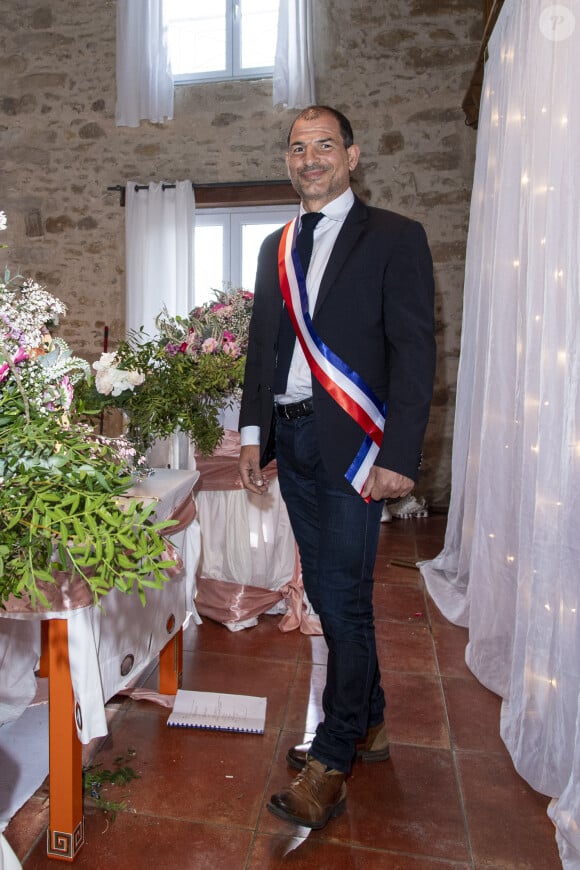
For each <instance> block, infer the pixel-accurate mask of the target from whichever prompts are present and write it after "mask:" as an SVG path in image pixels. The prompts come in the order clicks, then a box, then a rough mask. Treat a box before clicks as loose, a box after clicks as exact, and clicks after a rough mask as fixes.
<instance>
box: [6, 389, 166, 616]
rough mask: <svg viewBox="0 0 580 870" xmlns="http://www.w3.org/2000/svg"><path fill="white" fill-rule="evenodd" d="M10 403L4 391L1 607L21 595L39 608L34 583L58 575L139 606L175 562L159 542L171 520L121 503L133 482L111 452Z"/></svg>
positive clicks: (41, 599)
mask: <svg viewBox="0 0 580 870" xmlns="http://www.w3.org/2000/svg"><path fill="white" fill-rule="evenodd" d="M18 404H19V403H18V401H17V399H16V397H15V394H11V393H10V392H9V391H6V390H5V391H2V393H1V394H0V602H3V601H5V600H6V598H7V597H8V595H10V594H11V593H12V594H14V595H15V596H16V597H21V596H22V595H23V594H24V593H27V594H28V595H29V596H30V599H31V602H32V604H33V605H35V606H37V605H38V604H39V603H40V604H41V605H44V606H46V605H47V601H46V596H45V595H44V593H43V591H42V584H43V583H48V584H50V583H55V582H56V579H57V572H62V571H66V572H67V573H69V574H70V575H71V577H72V578H82V579H84V580H85V581H86V583H87V584H88V585H89V588H90V589H91V591H92V593H93V596H94V601H95V603H96V602H98V600H99V598H100V597H101V596H103V595H106V593H107V592H109V590H110V589H112V588H113V587H116V588H118V589H120V590H121V591H122V592H129V593H132V592H137V594H138V595H139V597H140V598H141V600H142V601H143V602H144V601H145V589H146V588H147V587H157V588H159V587H161V586H162V585H163V584H164V583H165V582H166V581H167V579H168V577H167V575H166V573H165V571H164V569H165V568H168V567H172V566H173V565H174V564H175V562H174V561H171V560H169V559H167V558H166V557H165V555H164V552H165V542H164V539H163V536H162V532H163V530H166V529H167V528H169V527H170V526H171V525H172V523H171V521H165V522H155V521H154V518H153V517H152V512H153V510H154V505H150V506H146V507H145V506H143V504H142V503H140V502H137V501H135V500H129V499H128V498H127V496H126V493H127V490H128V489H129V488H130V486H131V485H132V482H133V481H132V478H131V477H130V476H128V475H127V474H125V473H124V471H123V469H122V468H120V466H119V458H118V456H117V455H116V453H115V451H114V449H113V447H111V446H110V445H108V444H107V443H104V442H101V441H99V440H97V439H95V438H93V437H92V435H91V433H90V431H89V430H87V428H86V427H84V426H82V425H79V424H75V423H71V424H69V425H63V421H62V419H61V418H60V417H59V416H57V415H56V414H43V413H41V412H39V411H36V410H34V409H31V411H30V414H29V419H28V420H27V419H26V417H25V416H24V414H23V413H22V409H21V408H19V407H18ZM39 582H40V585H39Z"/></svg>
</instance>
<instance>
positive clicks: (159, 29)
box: [115, 0, 173, 127]
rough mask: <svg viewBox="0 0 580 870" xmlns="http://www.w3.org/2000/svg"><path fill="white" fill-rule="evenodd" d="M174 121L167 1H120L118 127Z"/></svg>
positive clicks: (118, 1) (118, 12) (118, 17)
mask: <svg viewBox="0 0 580 870" xmlns="http://www.w3.org/2000/svg"><path fill="white" fill-rule="evenodd" d="M171 118H173V78H172V75H171V64H170V60H169V54H168V50H167V39H166V34H165V28H164V24H163V0H117V108H116V120H115V123H116V125H117V127H138V126H139V122H140V121H141V120H142V119H143V120H148V121H151V122H152V123H154V124H163V123H164V121H166V120H171Z"/></svg>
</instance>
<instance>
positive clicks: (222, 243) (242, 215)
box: [194, 205, 298, 305]
mask: <svg viewBox="0 0 580 870" xmlns="http://www.w3.org/2000/svg"><path fill="white" fill-rule="evenodd" d="M297 214H298V206H297V205H285V206H260V207H255V208H215V209H213V208H204V209H202V210H201V211H198V212H197V213H196V216H195V233H194V304H195V305H201V304H203V303H204V302H209V301H211V300H212V299H213V294H212V289H219V290H221V288H222V287H224V286H225V287H228V286H231V287H243V288H244V289H246V290H253V289H254V281H255V278H256V265H257V262H258V252H259V250H260V245H261V244H262V242H263V240H264V239H265V237H266V236H267V235H269V234H270V233H273V232H274V230H276V229H277V228H278V227H281V226H283V225H284V224H285V223H288V221H290V220H292V218H294V217H296V215H297Z"/></svg>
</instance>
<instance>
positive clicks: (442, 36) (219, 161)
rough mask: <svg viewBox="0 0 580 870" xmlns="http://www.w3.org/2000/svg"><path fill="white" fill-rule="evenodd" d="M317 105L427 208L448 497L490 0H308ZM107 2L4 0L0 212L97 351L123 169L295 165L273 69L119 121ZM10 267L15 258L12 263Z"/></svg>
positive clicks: (248, 171)
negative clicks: (127, 122) (472, 126)
mask: <svg viewBox="0 0 580 870" xmlns="http://www.w3.org/2000/svg"><path fill="white" fill-rule="evenodd" d="M314 8H315V45H316V51H315V54H316V81H317V90H318V99H319V101H320V102H324V103H328V104H331V105H335V106H337V107H338V108H340V109H341V110H342V111H344V112H345V113H346V114H347V116H348V117H349V118H350V119H351V121H352V123H353V127H354V129H355V134H356V138H357V141H358V143H359V144H360V146H361V149H362V158H361V162H360V165H359V167H358V168H357V171H356V175H355V179H354V182H355V188H356V190H357V192H358V193H359V194H360V195H362V196H363V198H365V199H366V200H367V201H368V202H370V203H371V204H373V205H376V206H382V207H387V208H392V209H394V210H397V211H401V212H403V213H405V214H408V215H411V216H413V217H416V218H417V219H419V220H421V221H422V222H423V223H424V225H425V227H426V229H427V234H428V237H429V240H430V243H431V247H432V251H433V256H434V261H435V270H436V282H437V325H438V348H439V354H438V374H437V385H436V392H435V401H434V404H433V410H432V415H431V421H430V424H429V430H428V434H427V439H426V445H425V460H424V467H423V475H422V480H421V482H420V485H419V489H420V491H421V492H423V493H425V494H426V495H427V497H428V498H429V500H430V501H431V502H432V503H434V504H439V505H444V504H446V503H447V502H448V498H449V488H450V460H451V439H452V428H453V413H454V398H455V384H456V372H457V359H458V353H459V341H460V328H461V308H462V289H463V266H464V252H465V243H466V234H467V224H468V213H469V198H470V187H471V179H472V172H473V159H474V148H475V134H474V133H473V131H472V130H469V129H468V128H466V127H465V124H464V118H463V114H462V112H461V108H460V107H461V101H462V98H463V94H464V91H465V88H466V86H467V83H468V81H469V77H470V74H471V71H472V68H473V64H474V62H475V59H476V57H477V52H478V47H479V39H480V36H481V23H482V3H481V0H380V2H377V0H314ZM115 16H116V4H115V3H114V2H113V0H102V2H99V3H94V2H92V0H50V2H45V3H42V2H41V0H1V2H0V159H1V161H2V168H1V170H0V209H3V210H4V211H6V213H7V216H8V222H9V226H8V231H7V232H6V233H4V234H3V236H4V237H5V238H3V241H6V242H8V244H9V252H8V253H7V254H6V252H1V253H4V254H6V257H4V258H0V259H1V260H6V261H8V260H9V263H10V267H11V269H12V272H13V273H14V272H15V271H16V270H20V271H21V272H23V273H26V274H30V275H32V276H34V277H35V278H37V279H38V280H39V281H41V283H43V284H45V285H46V286H47V288H48V289H49V290H50V291H51V292H53V293H55V294H56V295H57V296H59V297H60V298H61V299H62V300H63V301H64V302H65V303H66V304H67V306H68V309H69V314H68V316H67V317H66V319H65V320H64V321H63V324H62V327H61V333H62V335H63V336H64V338H66V339H67V341H69V343H70V344H71V346H72V347H73V349H74V350H75V351H76V352H78V353H81V354H83V355H84V356H85V357H86V358H87V359H89V360H93V359H95V358H96V357H97V356H98V354H99V353H100V350H101V347H102V340H103V328H104V325H105V324H108V325H109V327H110V337H111V342H112V343H114V341H115V339H116V338H120V337H122V335H123V312H124V242H123V238H124V223H123V219H124V213H123V210H122V209H121V208H120V207H119V198H118V196H117V195H116V194H114V193H109V192H107V188H108V187H110V186H113V185H116V184H119V183H124V181H125V180H126V179H128V178H131V179H134V180H137V181H140V182H143V183H146V182H148V181H150V180H175V179H181V178H191V179H193V180H194V181H196V182H198V183H206V184H207V183H212V182H219V181H245V180H259V179H262V180H273V179H280V178H284V177H285V167H284V162H283V149H284V143H285V136H286V132H287V129H288V127H289V125H290V122H291V119H292V118H293V116H294V114H295V112H293V111H286V110H282V109H273V108H272V99H271V82H270V81H251V82H236V83H212V84H206V85H197V86H183V87H178V88H177V90H176V100H175V120H173V121H172V122H170V123H168V124H165V125H154V124H149V123H147V122H143V123H142V124H141V126H140V127H139V128H138V129H130V128H117V127H115V124H114V112H115V80H114V76H115ZM0 265H2V266H3V265H4V262H0Z"/></svg>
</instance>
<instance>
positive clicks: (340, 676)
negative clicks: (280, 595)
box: [276, 415, 385, 773]
mask: <svg viewBox="0 0 580 870" xmlns="http://www.w3.org/2000/svg"><path fill="white" fill-rule="evenodd" d="M276 458H277V462H278V480H279V483H280V490H281V493H282V497H283V498H284V501H285V503H286V507H287V509H288V514H289V516H290V522H291V524H292V530H293V532H294V536H295V538H296V541H297V543H298V549H299V551H300V559H301V562H302V575H303V582H304V588H305V590H306V594H307V595H308V598H309V600H310V603H311V604H312V606H313V608H314V610H315V611H316V613H317V614H318V616H319V617H320V622H321V625H322V630H323V632H324V638H325V640H326V643H327V645H328V665H327V674H326V686H325V689H324V693H323V697H322V708H323V711H324V720H323V721H322V722H321V723H320V724H319V725H318V728H317V729H316V734H315V737H314V741H313V743H312V755H313V756H314V757H315V758H316V759H318V761H321V762H322V763H323V764H326V765H328V767H331V768H334V769H335V770H340V771H343V772H344V773H348V772H349V771H350V768H351V764H352V760H353V757H354V753H355V745H356V742H357V740H359V739H360V738H362V737H364V735H365V734H366V732H367V730H368V728H369V727H372V726H373V725H378V724H379V723H380V722H382V721H383V716H384V708H385V697H384V693H383V690H382V688H381V684H380V672H379V665H378V661H377V652H376V643H375V626H374V616H373V568H374V563H375V557H376V552H377V544H378V538H379V529H380V520H381V511H382V502H370V503H369V504H367V503H366V502H365V501H364V500H363V499H362V498H361V497H360V496H359V495H357V494H356V493H355V491H354V490H353V491H352V495H351V494H349V493H347V492H345V491H343V490H341V489H339V488H338V487H337V486H336V485H335V484H334V483H333V482H332V481H331V480H330V478H329V476H328V474H327V472H326V470H325V468H324V465H323V463H322V460H321V457H320V453H319V450H318V442H317V438H316V426H315V423H314V416H313V415H311V416H308V417H300V418H299V419H297V420H283V419H278V420H277V421H276Z"/></svg>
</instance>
